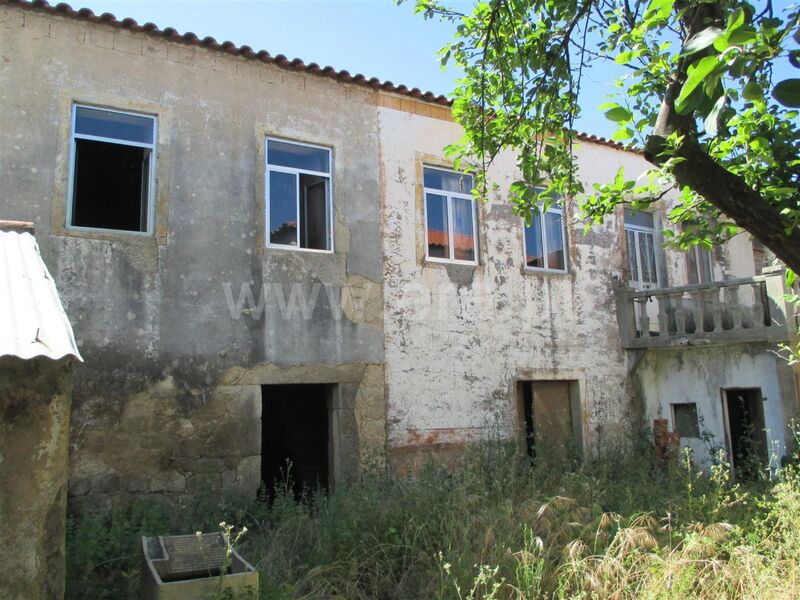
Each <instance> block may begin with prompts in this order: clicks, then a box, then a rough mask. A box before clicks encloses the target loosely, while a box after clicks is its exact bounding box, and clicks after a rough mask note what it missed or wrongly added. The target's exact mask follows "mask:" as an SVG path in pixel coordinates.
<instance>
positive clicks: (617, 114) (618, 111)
mask: <svg viewBox="0 0 800 600" xmlns="http://www.w3.org/2000/svg"><path fill="white" fill-rule="evenodd" d="M605 115H606V119H608V120H609V121H614V122H615V123H625V122H627V121H630V120H631V119H632V118H633V114H631V111H629V110H628V109H627V108H625V107H623V106H615V107H614V108H612V109H610V110H607V111H606V113H605Z"/></svg>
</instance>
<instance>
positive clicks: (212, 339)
mask: <svg viewBox="0 0 800 600" xmlns="http://www.w3.org/2000/svg"><path fill="white" fill-rule="evenodd" d="M0 32H1V34H0V53H1V54H2V55H3V57H4V59H5V60H4V61H3V63H2V66H0V100H1V101H2V103H3V106H4V107H6V110H4V111H3V113H2V114H1V115H0V130H2V131H3V132H4V135H5V136H6V138H4V139H6V140H7V142H8V143H5V144H2V145H0V164H3V169H2V170H0V187H2V189H3V190H4V192H5V193H4V194H3V196H2V197H1V198H0V214H2V216H3V217H4V218H9V219H19V220H29V221H33V222H34V223H35V225H36V228H37V233H38V235H37V239H38V241H39V245H40V247H41V249H42V253H43V255H44V257H45V259H46V261H47V262H48V264H49V265H52V268H51V272H52V274H53V277H54V279H55V280H56V283H57V285H58V287H59V289H60V290H63V291H62V298H63V302H64V305H65V307H66V309H67V310H68V311H69V314H70V315H72V317H73V324H74V330H75V335H76V338H77V340H78V344H79V347H80V349H81V352H82V354H83V355H84V357H85V358H86V365H85V366H84V367H82V368H81V369H80V370H79V371H78V373H76V378H75V395H74V415H73V435H72V439H71V454H70V456H71V491H72V492H71V493H72V497H73V500H74V501H75V505H76V506H77V505H78V504H82V503H85V504H86V505H87V506H88V505H96V506H97V507H107V506H108V505H109V504H110V503H111V502H112V499H114V498H126V497H130V496H136V495H144V494H156V495H164V494H167V495H180V494H185V493H189V492H191V491H192V490H193V489H196V488H198V487H200V486H203V485H206V484H208V485H211V486H222V487H238V488H239V489H241V490H242V491H244V492H246V493H255V492H254V490H255V487H256V486H257V485H258V477H259V476H260V475H259V468H258V467H259V461H260V458H259V456H260V446H261V439H260V435H261V429H260V427H261V424H260V415H261V413H260V411H261V406H260V405H261V398H260V390H259V386H260V385H261V384H264V383H269V382H270V381H273V382H274V381H277V380H278V379H281V378H280V377H272V376H271V375H268V374H267V373H266V371H265V369H266V367H264V366H263V365H274V368H275V369H277V370H278V371H281V370H286V372H292V370H293V369H299V371H296V372H297V373H300V375H299V376H298V378H297V379H296V381H298V382H300V381H302V382H304V383H308V382H309V381H318V382H320V383H330V384H334V386H335V387H336V389H337V390H338V392H337V398H339V400H337V403H338V404H337V406H338V407H339V408H336V409H335V414H334V415H333V416H334V419H335V421H336V423H335V427H336V431H337V432H339V435H340V436H342V440H340V442H338V443H339V444H340V451H341V452H342V453H343V456H340V457H336V458H335V460H336V461H337V465H338V466H337V471H336V473H337V474H338V475H341V477H343V478H344V479H347V478H351V477H354V476H356V474H357V471H358V468H359V462H360V460H361V459H360V458H359V457H360V456H361V454H363V453H365V452H368V449H370V450H369V452H372V450H371V448H373V447H376V446H380V445H381V444H380V439H379V438H380V436H379V435H378V431H377V429H378V428H377V427H376V419H377V412H379V409H378V407H380V406H382V390H381V394H380V398H378V391H377V386H376V385H375V378H376V375H375V374H374V367H373V366H374V365H378V366H380V365H382V364H383V360H384V353H383V314H382V313H383V297H382V260H381V254H380V251H379V246H380V244H379V241H378V240H379V239H380V236H381V222H380V203H379V197H380V191H379V185H378V181H377V172H378V162H377V161H378V155H379V152H378V137H377V134H376V133H375V132H372V131H371V130H368V131H366V132H365V135H354V132H357V131H362V130H363V129H364V126H365V124H374V123H375V122H376V121H377V114H376V111H377V105H378V104H379V102H380V101H379V100H378V99H377V97H378V96H379V95H380V94H379V93H377V92H370V91H369V90H364V91H363V92H362V93H360V94H356V93H355V92H354V90H352V89H351V86H346V85H342V84H340V83H337V82H335V81H331V80H327V79H323V78H319V77H308V76H306V75H304V74H300V73H291V72H287V71H285V70H282V69H280V68H278V67H276V66H274V65H261V64H258V63H255V62H253V61H249V60H246V59H244V58H241V57H235V56H230V55H225V54H222V53H219V52H213V51H210V50H207V49H204V48H193V47H186V46H184V45H181V44H175V43H172V42H170V41H168V40H166V39H155V38H152V37H150V36H147V35H142V34H140V35H137V34H134V33H131V32H129V31H124V30H114V29H110V28H108V27H107V26H105V25H103V24H92V23H88V22H84V21H76V20H74V19H67V18H63V17H59V16H54V15H48V16H45V15H40V14H36V13H33V12H26V11H23V10H21V9H19V8H17V7H14V6H5V5H4V6H2V7H0ZM73 103H85V104H91V105H99V106H106V107H109V108H114V109H122V110H131V111H138V112H143V113H148V114H155V115H156V116H157V117H158V143H157V160H156V166H155V169H156V179H157V181H156V190H155V196H156V207H155V214H156V219H155V228H154V232H153V234H152V235H147V234H130V233H123V232H120V233H108V232H98V231H88V230H75V229H68V228H67V227H66V214H65V206H66V197H67V189H66V187H67V180H68V171H69V158H70V151H71V148H70V126H71V108H72V105H73ZM417 105H418V103H416V102H415V103H413V106H417ZM267 135H274V136H276V137H280V138H285V139H290V140H298V141H308V142H312V143H317V144H321V145H325V146H327V147H329V148H331V150H332V153H333V169H332V189H333V206H334V222H335V225H334V252H333V253H330V254H320V253H309V252H302V251H288V250H287V251H283V250H276V249H272V248H265V247H264V232H263V226H264V210H265V203H264V172H265V165H264V144H265V139H266V137H267ZM42 140H51V142H50V143H49V144H48V143H43V142H42ZM248 294H250V295H249V296H248ZM251 299H252V302H251V301H250V300H251ZM259 303H260V304H259ZM259 307H260V310H259ZM237 369H238V371H237ZM380 372H382V367H381V368H380ZM235 373H245V374H246V375H242V378H243V379H242V381H231V379H232V378H233V379H235V377H236V376H235ZM342 373H344V374H342ZM286 379H287V376H283V380H286ZM362 379H363V381H362ZM359 390H361V391H359ZM356 396H358V398H359V399H360V400H359V401H358V402H357V401H356V400H355V399H356ZM361 403H363V404H364V406H363V407H361ZM357 413H358V419H357V418H356V414H357ZM358 424H361V425H363V427H364V431H363V432H362V431H360V430H359V429H358ZM361 437H363V438H364V440H366V441H365V447H364V449H363V451H362V449H361V448H359V447H358V440H359V439H360V438H361ZM204 482H205V483H204Z"/></svg>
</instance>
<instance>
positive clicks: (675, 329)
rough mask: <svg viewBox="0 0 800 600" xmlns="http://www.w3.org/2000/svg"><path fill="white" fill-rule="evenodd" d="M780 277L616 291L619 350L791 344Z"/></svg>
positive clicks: (775, 272)
mask: <svg viewBox="0 0 800 600" xmlns="http://www.w3.org/2000/svg"><path fill="white" fill-rule="evenodd" d="M787 293H788V289H787V288H786V284H785V277H784V271H783V269H780V268H772V269H769V270H767V269H765V270H764V273H763V274H762V275H757V276H755V277H750V278H746V279H732V280H729V281H716V282H713V283H707V284H698V285H686V286H681V287H673V288H661V289H652V290H644V291H637V290H633V289H631V288H621V289H619V290H618V291H617V318H618V320H619V325H620V334H621V337H622V345H623V347H624V348H674V347H682V346H702V345H714V344H735V343H742V342H764V343H778V342H788V341H790V340H792V339H793V336H794V333H795V331H793V322H794V319H791V318H789V319H787V316H790V315H792V314H793V312H792V307H791V305H790V304H788V303H787V302H786V300H785V299H784V296H785V295H786V294H787Z"/></svg>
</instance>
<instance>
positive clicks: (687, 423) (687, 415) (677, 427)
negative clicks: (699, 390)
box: [672, 402, 700, 438]
mask: <svg viewBox="0 0 800 600" xmlns="http://www.w3.org/2000/svg"><path fill="white" fill-rule="evenodd" d="M672 429H673V431H674V432H675V433H677V434H678V435H679V436H680V437H682V438H699V437H700V425H699V423H698V421H697V404H695V403H694V402H684V403H680V404H673V405H672Z"/></svg>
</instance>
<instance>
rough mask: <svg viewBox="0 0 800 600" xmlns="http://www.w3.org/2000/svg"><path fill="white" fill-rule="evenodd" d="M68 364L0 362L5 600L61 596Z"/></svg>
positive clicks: (0, 578)
mask: <svg viewBox="0 0 800 600" xmlns="http://www.w3.org/2000/svg"><path fill="white" fill-rule="evenodd" d="M70 366H71V365H70V363H69V359H62V360H58V361H53V360H50V359H47V358H35V359H32V360H29V361H25V360H22V359H19V358H16V357H9V356H5V357H0V540H2V544H0V595H2V597H3V598H9V599H13V600H17V599H19V600H23V599H24V600H51V599H58V598H62V597H63V595H64V536H65V533H66V531H65V523H66V502H67V451H68V439H69V416H70V394H71V378H70Z"/></svg>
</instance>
